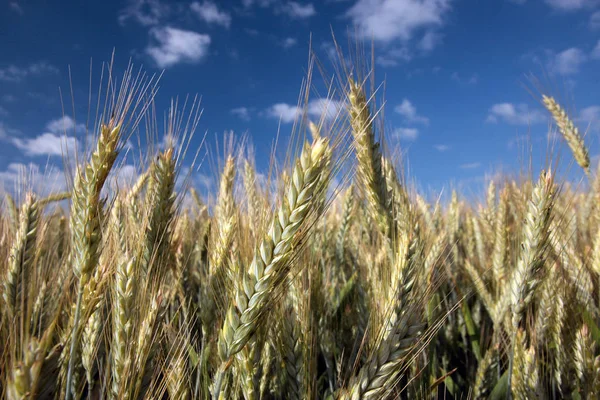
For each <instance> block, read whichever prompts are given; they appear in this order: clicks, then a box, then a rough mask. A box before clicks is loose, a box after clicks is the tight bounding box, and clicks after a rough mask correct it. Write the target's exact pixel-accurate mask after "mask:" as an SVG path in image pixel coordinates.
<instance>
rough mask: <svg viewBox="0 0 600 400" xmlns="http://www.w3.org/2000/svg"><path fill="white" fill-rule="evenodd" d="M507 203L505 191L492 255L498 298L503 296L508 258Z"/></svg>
mask: <svg viewBox="0 0 600 400" xmlns="http://www.w3.org/2000/svg"><path fill="white" fill-rule="evenodd" d="M507 203H508V195H507V193H506V191H503V192H502V194H501V195H500V202H499V204H498V208H497V210H496V217H495V219H496V220H495V222H494V227H495V231H494V250H493V253H492V272H493V274H494V281H495V291H496V296H495V297H496V298H497V297H498V296H499V295H500V294H501V289H502V285H503V283H504V279H505V274H506V256H507V243H508V232H507V217H508V215H507V212H508V210H507Z"/></svg>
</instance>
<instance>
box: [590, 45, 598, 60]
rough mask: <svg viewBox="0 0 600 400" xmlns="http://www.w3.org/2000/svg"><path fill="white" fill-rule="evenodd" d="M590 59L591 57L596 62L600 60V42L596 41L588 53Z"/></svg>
mask: <svg viewBox="0 0 600 400" xmlns="http://www.w3.org/2000/svg"><path fill="white" fill-rule="evenodd" d="M590 57H592V58H594V59H596V60H598V59H600V40H598V42H597V43H596V46H595V47H594V49H593V50H592V52H591V53H590Z"/></svg>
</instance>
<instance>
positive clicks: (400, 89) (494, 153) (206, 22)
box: [0, 0, 600, 190]
mask: <svg viewBox="0 0 600 400" xmlns="http://www.w3.org/2000/svg"><path fill="white" fill-rule="evenodd" d="M59 4H60V5H59ZM331 28H333V31H334V32H335V34H336V38H337V39H338V41H339V42H341V43H348V41H349V39H350V40H352V39H353V38H349V32H350V33H351V34H352V35H357V36H358V39H359V40H364V41H366V42H367V44H366V46H367V47H368V46H370V43H369V42H370V41H371V39H372V40H373V42H374V44H375V54H376V77H377V79H384V78H385V80H386V93H385V97H386V102H387V104H386V111H385V118H386V123H385V127H386V135H387V137H388V139H390V140H391V141H392V142H393V143H395V144H398V143H399V144H400V146H401V148H402V150H403V151H405V152H406V154H407V155H408V160H409V165H410V177H411V179H413V180H415V181H417V182H418V183H419V185H420V186H421V187H423V188H432V189H433V190H439V189H441V188H442V187H446V186H447V185H448V184H452V183H453V184H460V183H461V182H462V183H469V182H471V183H476V184H478V185H479V184H481V185H483V180H482V178H483V177H484V175H486V174H487V175H491V174H494V173H497V172H499V171H504V172H510V171H516V170H518V169H519V168H520V167H521V166H522V165H523V164H524V161H523V156H522V154H523V151H522V148H523V145H522V140H523V138H524V137H527V136H530V137H531V143H532V144H533V146H534V149H536V150H535V151H534V157H535V158H534V163H538V164H541V163H543V161H544V155H545V150H546V147H547V146H546V138H547V133H548V116H547V114H546V113H545V112H544V110H543V109H542V107H541V104H540V102H539V99H538V97H537V95H538V94H539V91H540V90H542V91H543V92H545V93H548V94H551V95H554V96H556V97H557V98H558V99H559V101H560V102H561V103H563V104H564V105H565V106H566V107H567V108H568V109H569V111H570V112H571V113H572V116H573V118H574V119H575V120H576V121H577V122H578V124H579V125H580V126H581V128H582V129H583V130H586V129H587V128H588V127H589V130H588V132H587V136H586V141H587V143H588V144H589V146H590V148H591V154H592V156H596V155H597V154H598V143H597V142H598V140H597V136H598V133H599V132H600V122H599V120H600V99H598V96H597V93H599V89H600V80H599V78H600V74H599V72H598V71H600V69H599V67H600V40H599V39H600V0H485V1H484V0H480V1H477V0H328V1H319V2H318V1H314V0H313V1H308V0H297V1H290V0H228V1H216V0H212V1H204V0H201V1H194V2H190V1H176V2H169V1H166V0H132V1H124V2H123V1H102V2H99V1H98V2H90V1H86V2H79V1H61V2H51V1H7V2H6V1H5V2H3V3H2V4H1V5H0V143H1V146H0V180H2V181H3V182H4V185H5V186H6V187H9V186H11V185H13V186H14V180H15V177H16V176H17V175H18V171H19V170H20V169H21V168H22V166H29V167H30V168H33V169H34V170H36V169H39V170H40V171H43V170H44V168H45V166H46V165H48V164H52V165H56V167H55V169H54V171H55V174H56V175H57V176H58V175H59V174H60V169H61V168H62V159H61V156H60V153H61V141H62V142H63V143H64V140H65V138H64V131H65V128H66V132H67V136H68V137H67V138H66V140H67V142H68V144H74V143H76V142H78V141H81V140H82V135H84V133H83V132H84V131H85V129H84V128H83V126H82V122H83V121H84V120H85V119H84V118H83V116H84V115H85V109H86V108H87V95H88V85H89V65H90V59H92V60H93V65H94V68H96V70H95V78H96V80H95V82H97V81H98V67H99V65H100V62H101V61H106V60H108V59H109V58H110V55H111V53H112V51H113V49H115V50H116V59H115V60H116V61H115V68H116V70H117V71H122V70H124V69H125V67H126V66H127V62H128V60H129V59H130V58H131V59H132V61H133V63H134V64H136V65H140V64H142V65H143V66H144V68H145V69H146V70H147V71H148V72H150V73H160V71H162V70H163V69H164V70H165V72H164V75H163V77H162V79H161V82H160V91H159V94H158V102H157V106H158V108H159V109H166V107H167V105H168V101H169V99H170V98H171V97H173V96H177V95H179V96H180V97H181V96H185V95H186V94H191V95H193V94H196V93H198V94H200V95H201V96H202V108H203V109H204V113H203V116H202V119H201V121H200V124H199V126H198V133H197V135H196V140H197V142H193V143H192V147H194V145H198V144H199V141H200V139H201V137H202V136H203V133H204V132H207V133H208V139H209V142H214V138H215V137H219V138H222V135H223V132H225V131H230V130H233V131H234V132H236V133H237V134H242V133H244V132H248V133H249V135H250V137H251V139H252V141H253V143H254V146H255V148H256V153H257V156H258V160H257V164H258V165H259V167H262V168H266V163H267V161H268V157H267V154H268V152H269V148H270V146H271V144H272V142H273V140H274V139H275V137H276V134H277V129H278V124H279V122H280V120H281V123H282V124H281V134H282V137H284V138H285V137H286V135H289V132H290V131H291V128H292V124H291V121H292V120H293V118H294V116H295V115H296V112H297V109H296V108H295V104H296V102H297V98H298V94H299V90H300V85H301V82H302V78H303V76H304V73H305V70H306V66H307V59H308V47H309V39H310V35H311V34H312V40H313V42H312V43H313V48H314V49H316V52H317V54H318V56H319V57H320V58H321V59H322V60H324V61H325V62H327V60H328V54H329V53H330V52H331V49H332V40H331ZM69 66H70V68H71V71H72V82H73V93H74V98H75V103H76V107H75V117H77V116H78V115H79V116H82V118H80V119H78V118H74V119H73V114H72V113H71V112H69V111H67V112H66V117H64V116H63V112H62V107H61V102H60V97H59V87H60V88H61V89H62V93H63V97H64V98H65V102H66V103H70V96H69V94H68V93H69V75H68V67H69ZM330 71H332V69H330ZM532 77H533V79H532ZM318 101H319V99H318V98H317V97H315V98H314V103H312V107H313V109H315V110H316V109H319V104H320V103H318ZM310 106H311V105H310V104H309V114H310ZM68 109H70V107H69V108H68ZM283 147H285V146H283ZM563 154H564V155H563V158H564V159H569V160H570V155H569V154H568V153H566V152H564V151H563ZM198 174H200V173H198ZM47 176H48V175H47ZM50 176H51V174H50ZM47 179H48V178H47ZM203 179H204V178H198V180H200V181H203Z"/></svg>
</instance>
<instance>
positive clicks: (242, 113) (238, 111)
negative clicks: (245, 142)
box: [229, 107, 250, 121]
mask: <svg viewBox="0 0 600 400" xmlns="http://www.w3.org/2000/svg"><path fill="white" fill-rule="evenodd" d="M229 112H230V113H231V114H233V115H235V116H237V117H239V118H240V119H243V120H244V121H250V109H248V107H237V108H234V109H232V110H230V111H229Z"/></svg>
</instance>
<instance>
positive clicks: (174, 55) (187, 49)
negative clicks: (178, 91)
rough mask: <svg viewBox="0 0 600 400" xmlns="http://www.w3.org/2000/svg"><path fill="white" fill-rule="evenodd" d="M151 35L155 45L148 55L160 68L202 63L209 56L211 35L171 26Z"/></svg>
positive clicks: (157, 30)
mask: <svg viewBox="0 0 600 400" xmlns="http://www.w3.org/2000/svg"><path fill="white" fill-rule="evenodd" d="M150 35H151V36H152V38H153V39H154V42H155V44H153V45H149V46H148V47H147V48H146V54H148V55H149V56H150V57H152V59H153V60H154V62H155V63H156V65H157V66H158V67H160V68H168V67H172V66H173V65H176V64H179V63H197V62H200V61H202V59H204V58H205V57H206V56H207V54H208V48H209V46H210V42H211V39H210V36H209V35H206V34H200V33H197V32H193V31H186V30H182V29H177V28H172V27H170V26H167V27H164V28H153V29H152V30H151V31H150Z"/></svg>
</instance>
